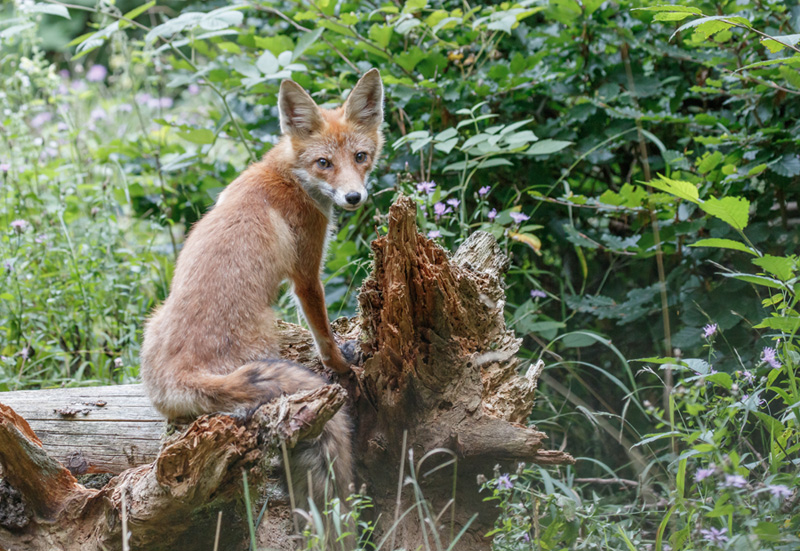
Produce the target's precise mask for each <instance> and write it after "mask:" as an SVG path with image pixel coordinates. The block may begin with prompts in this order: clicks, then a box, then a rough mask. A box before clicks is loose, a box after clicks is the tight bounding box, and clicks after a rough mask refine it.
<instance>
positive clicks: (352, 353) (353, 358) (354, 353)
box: [339, 340, 362, 365]
mask: <svg viewBox="0 0 800 551" xmlns="http://www.w3.org/2000/svg"><path fill="white" fill-rule="evenodd" d="M339 350H341V352H342V356H344V359H345V360H347V363H349V364H350V365H360V364H361V360H362V354H361V346H359V343H358V341H357V340H351V341H346V342H345V343H343V344H342V345H340V346H339Z"/></svg>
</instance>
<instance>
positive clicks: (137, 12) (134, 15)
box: [123, 0, 156, 19]
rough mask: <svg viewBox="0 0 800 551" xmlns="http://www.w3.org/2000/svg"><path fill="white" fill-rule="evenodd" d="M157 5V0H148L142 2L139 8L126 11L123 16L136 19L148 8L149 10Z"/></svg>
mask: <svg viewBox="0 0 800 551" xmlns="http://www.w3.org/2000/svg"><path fill="white" fill-rule="evenodd" d="M155 5H156V2H155V0H152V1H151V2H147V3H146V4H142V5H141V6H139V7H138V8H133V9H132V10H131V11H129V12H128V13H126V14H125V15H124V16H123V17H124V18H125V19H136V18H137V17H139V16H140V15H142V14H143V13H144V12H146V11H147V10H149V9H150V8H152V7H153V6H155Z"/></svg>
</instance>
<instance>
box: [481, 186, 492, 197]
mask: <svg viewBox="0 0 800 551" xmlns="http://www.w3.org/2000/svg"><path fill="white" fill-rule="evenodd" d="M490 191H492V188H491V186H483V187H482V188H481V189H479V190H478V196H480V197H483V196H485V195H487V194H488V193H489V192H490Z"/></svg>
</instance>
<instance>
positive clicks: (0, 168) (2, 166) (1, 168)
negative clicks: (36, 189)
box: [0, 163, 11, 173]
mask: <svg viewBox="0 0 800 551" xmlns="http://www.w3.org/2000/svg"><path fill="white" fill-rule="evenodd" d="M9 170H11V165H10V164H9V163H0V172H3V173H5V172H8V171H9Z"/></svg>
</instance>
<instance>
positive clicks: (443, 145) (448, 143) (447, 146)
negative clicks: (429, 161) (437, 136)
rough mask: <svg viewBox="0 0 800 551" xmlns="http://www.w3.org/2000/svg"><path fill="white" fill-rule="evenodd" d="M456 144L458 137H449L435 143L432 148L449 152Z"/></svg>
mask: <svg viewBox="0 0 800 551" xmlns="http://www.w3.org/2000/svg"><path fill="white" fill-rule="evenodd" d="M457 144H458V138H450V139H449V140H445V141H443V142H439V143H437V144H435V145H434V146H433V148H434V149H436V150H437V151H441V152H443V153H445V154H447V153H450V152H451V151H452V150H453V148H454V147H455V146H456V145H457Z"/></svg>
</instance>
